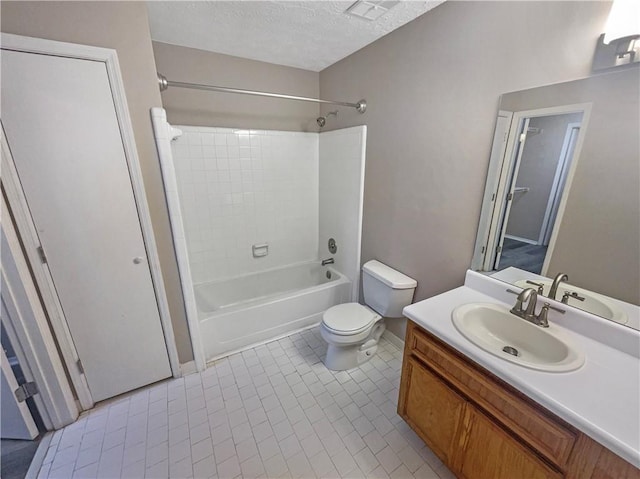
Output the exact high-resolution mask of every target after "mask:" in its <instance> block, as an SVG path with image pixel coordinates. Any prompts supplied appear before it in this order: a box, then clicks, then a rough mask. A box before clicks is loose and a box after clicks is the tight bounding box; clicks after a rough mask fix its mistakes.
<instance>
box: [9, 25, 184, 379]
mask: <svg viewBox="0 0 640 479" xmlns="http://www.w3.org/2000/svg"><path fill="white" fill-rule="evenodd" d="M0 41H1V45H2V49H5V50H16V51H22V52H27V53H39V54H46V55H56V56H62V57H68V58H78V59H84V60H91V61H99V62H103V63H105V66H106V70H107V77H108V78H109V83H110V86H111V93H112V95H113V103H114V108H115V112H116V117H117V118H118V126H119V127H120V134H121V136H122V145H123V148H124V153H125V157H126V160H127V166H128V168H129V175H130V178H131V185H132V188H133V196H134V198H135V202H136V208H137V211H138V216H139V219H140V226H141V230H142V237H143V240H144V243H145V246H146V253H147V259H148V262H149V269H150V271H151V279H152V282H153V286H154V291H155V294H156V302H157V305H158V310H159V313H160V321H161V323H162V330H163V334H164V338H165V344H166V348H167V354H168V357H169V363H170V365H171V371H172V373H173V376H174V377H179V376H180V363H179V361H178V350H177V347H176V341H175V336H174V332H173V325H172V324H171V315H170V312H169V304H168V302H167V296H166V291H165V287H164V281H163V278H162V271H161V269H160V259H159V257H158V250H157V247H156V242H155V237H154V233H153V225H152V224H151V216H150V213H149V206H148V204H147V198H146V195H145V191H144V183H143V179H142V172H141V170H140V162H139V158H138V151H137V149H136V144H135V138H134V135H133V127H132V124H131V118H130V115H129V108H128V105H127V99H126V95H125V90H124V83H123V81H122V76H121V74H120V65H119V63H118V55H117V53H116V51H115V50H112V49H108V48H99V47H92V46H87V45H78V44H74V43H63V42H55V41H52V40H43V39H40V38H30V37H23V36H18V35H11V34H5V33H3V34H1V36H0Z"/></svg>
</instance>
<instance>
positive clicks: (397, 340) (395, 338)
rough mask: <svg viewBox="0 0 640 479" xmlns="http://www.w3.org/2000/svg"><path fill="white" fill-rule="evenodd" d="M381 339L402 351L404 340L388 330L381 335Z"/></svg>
mask: <svg viewBox="0 0 640 479" xmlns="http://www.w3.org/2000/svg"><path fill="white" fill-rule="evenodd" d="M382 337H383V338H384V339H386V340H387V341H389V342H390V343H391V344H393V345H395V346H397V347H399V348H400V349H404V340H403V339H401V338H399V337H398V336H396V335H395V334H393V333H392V332H391V331H389V330H388V329H385V330H384V333H382Z"/></svg>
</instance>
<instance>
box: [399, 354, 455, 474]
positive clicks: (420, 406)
mask: <svg viewBox="0 0 640 479" xmlns="http://www.w3.org/2000/svg"><path fill="white" fill-rule="evenodd" d="M407 368H408V371H407V375H406V377H407V379H406V383H407V384H406V385H405V387H406V395H405V404H404V408H403V411H402V412H403V416H404V417H405V419H406V420H407V421H408V422H409V423H410V424H411V425H412V426H413V428H414V429H416V430H417V432H418V433H419V434H420V436H421V437H422V439H424V441H425V442H426V443H427V445H428V446H429V447H430V448H431V449H432V450H433V451H434V452H435V453H436V454H437V455H438V456H439V457H440V459H442V460H443V461H444V462H445V463H451V461H452V460H453V455H454V453H455V449H454V441H455V438H456V434H457V432H458V429H459V427H460V423H461V421H462V417H463V413H464V408H465V404H466V403H465V400H464V399H463V398H462V397H460V396H459V395H458V394H456V393H455V392H454V391H453V390H451V389H450V388H449V387H447V386H446V385H445V383H443V382H442V381H441V380H440V379H439V378H437V377H436V376H435V375H434V374H433V373H431V372H430V371H429V370H427V369H426V368H424V367H423V366H422V365H420V364H419V363H418V362H416V361H415V360H414V359H413V358H409V359H408V363H407Z"/></svg>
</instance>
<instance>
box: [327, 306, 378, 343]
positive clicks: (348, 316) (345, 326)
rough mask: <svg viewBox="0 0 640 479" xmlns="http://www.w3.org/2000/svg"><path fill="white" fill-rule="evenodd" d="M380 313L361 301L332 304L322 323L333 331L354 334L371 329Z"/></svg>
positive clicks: (338, 333) (334, 332)
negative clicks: (360, 302)
mask: <svg viewBox="0 0 640 479" xmlns="http://www.w3.org/2000/svg"><path fill="white" fill-rule="evenodd" d="M378 319H380V315H379V314H377V313H375V312H374V311H372V310H370V309H369V308H367V307H366V306H363V305H361V304H359V303H345V304H338V305H336V306H332V307H331V308H329V309H327V310H326V311H325V312H324V314H323V315H322V323H323V325H324V327H325V328H327V329H328V330H329V331H330V332H331V333H333V334H336V335H339V336H352V335H355V334H359V333H361V332H363V331H366V330H367V329H369V328H370V327H371V326H372V325H373V323H374V322H375V321H377V320H378Z"/></svg>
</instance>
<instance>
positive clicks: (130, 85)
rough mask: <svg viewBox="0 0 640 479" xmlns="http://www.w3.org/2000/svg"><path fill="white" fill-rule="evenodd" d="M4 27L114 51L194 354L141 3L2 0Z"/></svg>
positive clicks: (182, 343) (178, 327)
mask: <svg viewBox="0 0 640 479" xmlns="http://www.w3.org/2000/svg"><path fill="white" fill-rule="evenodd" d="M0 9H1V10H0V15H1V24H0V25H1V27H0V29H1V30H2V32H5V33H13V34H16V35H25V36H31V37H39V38H46V39H50V40H58V41H63V42H70V43H81V44H85V45H93V46H99V47H106V48H113V49H115V50H116V51H117V53H118V60H119V62H120V68H121V70H122V77H123V80H124V87H125V91H126V95H127V101H128V104H129V111H130V113H131V120H132V123H133V130H134V135H135V139H136V145H137V149H138V154H139V156H140V167H141V169H142V176H143V178H144V185H145V190H146V194H147V199H148V202H149V208H150V210H151V220H152V222H153V228H154V232H155V236H156V242H157V245H158V252H159V255H160V263H161V266H162V274H163V277H164V283H165V288H166V290H167V297H168V300H169V307H170V310H171V319H172V323H173V328H174V332H175V336H176V343H177V347H178V354H179V356H180V361H181V362H187V361H190V360H191V359H192V358H193V353H192V351H191V344H190V341H189V331H188V329H187V323H186V315H185V312H184V301H183V298H182V290H181V289H180V282H179V277H178V269H177V264H176V260H175V252H174V250H173V243H172V240H171V230H170V228H169V219H168V215H167V208H166V201H165V196H164V190H163V186H162V178H161V173H160V165H159V162H158V158H157V154H156V148H155V142H154V139H153V132H152V129H151V120H150V113H149V109H150V108H151V107H153V106H161V105H162V103H161V98H160V94H159V91H158V88H157V82H156V68H155V64H154V59H153V52H152V47H151V36H150V33H149V25H148V19H147V9H146V6H145V4H144V3H143V2H29V1H20V2H13V1H5V0H3V1H2V2H1V3H0Z"/></svg>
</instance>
